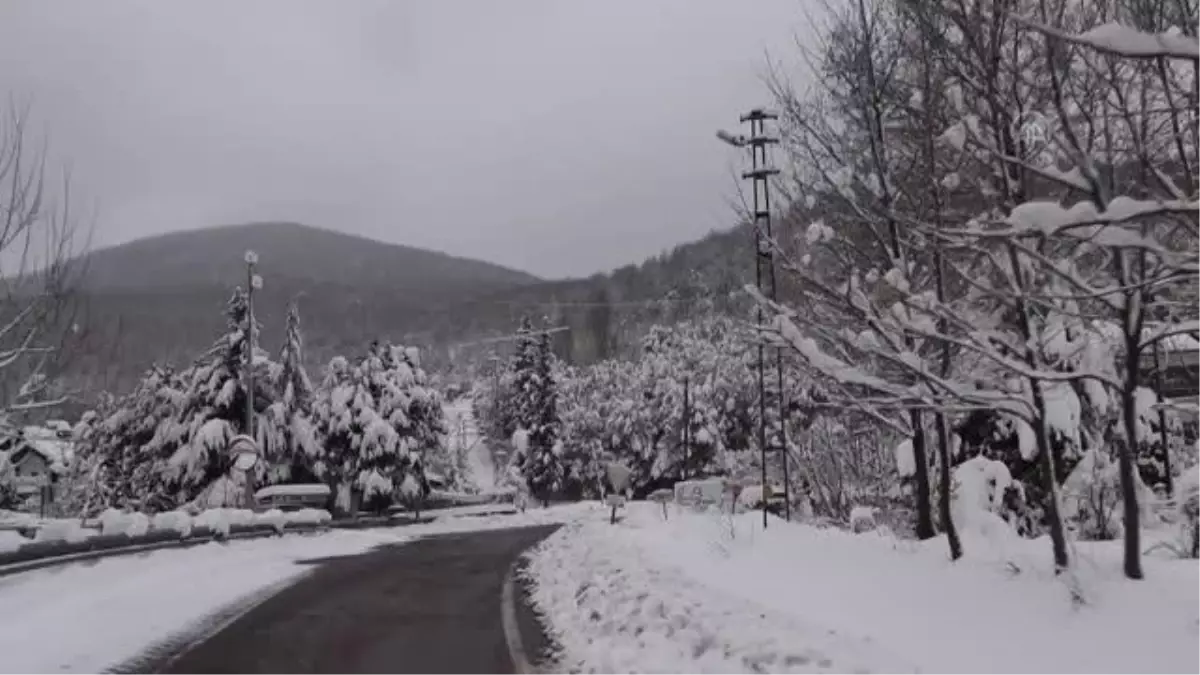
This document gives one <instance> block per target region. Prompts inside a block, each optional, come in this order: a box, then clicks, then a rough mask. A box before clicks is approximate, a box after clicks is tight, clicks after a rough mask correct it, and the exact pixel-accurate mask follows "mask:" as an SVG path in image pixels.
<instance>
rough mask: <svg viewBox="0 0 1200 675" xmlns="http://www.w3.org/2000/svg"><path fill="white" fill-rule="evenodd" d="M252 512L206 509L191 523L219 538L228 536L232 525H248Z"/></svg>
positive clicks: (247, 510) (252, 520)
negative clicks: (213, 533)
mask: <svg viewBox="0 0 1200 675" xmlns="http://www.w3.org/2000/svg"><path fill="white" fill-rule="evenodd" d="M254 519H255V515H254V512H253V511H251V510H249V509H224V508H217V509H207V510H205V511H204V512H203V513H201V514H200V515H198V516H196V518H195V520H193V521H192V525H193V526H194V527H206V528H208V529H209V530H212V531H213V532H215V533H217V534H220V535H221V536H228V535H229V530H230V528H231V527H233V526H234V525H250V524H251V523H253V522H254Z"/></svg>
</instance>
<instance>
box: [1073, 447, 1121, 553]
mask: <svg viewBox="0 0 1200 675" xmlns="http://www.w3.org/2000/svg"><path fill="white" fill-rule="evenodd" d="M1062 504H1063V521H1064V522H1065V523H1067V525H1068V526H1070V527H1072V528H1073V529H1074V530H1075V533H1076V536H1078V537H1079V538H1080V539H1084V540H1096V541H1108V540H1112V539H1117V538H1119V537H1120V536H1121V533H1122V532H1123V531H1124V528H1123V526H1122V522H1121V511H1120V506H1121V479H1120V475H1119V471H1118V467H1117V464H1116V462H1114V461H1113V460H1112V458H1110V457H1109V456H1108V453H1107V452H1103V451H1100V450H1096V449H1091V450H1088V451H1087V452H1085V453H1084V456H1083V459H1082V460H1081V461H1080V462H1079V464H1077V465H1076V466H1075V470H1074V471H1072V472H1071V474H1070V475H1069V476H1067V479H1066V481H1064V482H1063V486H1062Z"/></svg>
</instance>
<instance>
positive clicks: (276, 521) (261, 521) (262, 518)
mask: <svg viewBox="0 0 1200 675" xmlns="http://www.w3.org/2000/svg"><path fill="white" fill-rule="evenodd" d="M251 522H252V523H253V524H255V525H270V526H271V527H273V528H274V529H275V531H276V532H278V533H280V534H283V528H284V527H285V526H286V525H287V522H288V518H287V516H286V515H284V513H283V511H281V510H279V509H271V510H269V511H264V512H263V513H256V514H254V516H253V520H252V521H251Z"/></svg>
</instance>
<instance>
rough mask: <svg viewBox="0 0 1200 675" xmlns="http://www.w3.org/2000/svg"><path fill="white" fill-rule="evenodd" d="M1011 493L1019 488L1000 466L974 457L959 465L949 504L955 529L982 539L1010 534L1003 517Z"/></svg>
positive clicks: (999, 463) (1010, 529)
mask: <svg viewBox="0 0 1200 675" xmlns="http://www.w3.org/2000/svg"><path fill="white" fill-rule="evenodd" d="M1013 489H1017V490H1018V491H1019V489H1020V488H1019V484H1016V483H1014V482H1013V479H1012V475H1011V474H1009V472H1008V467H1007V466H1005V465H1004V463H1003V462H999V461H996V460H991V459H987V458H985V457H974V458H972V459H969V460H967V461H966V462H963V463H962V464H959V465H958V466H957V467H955V468H954V474H953V482H952V487H951V502H950V508H951V515H952V517H953V518H954V523H955V525H956V526H957V527H958V528H959V529H960V530H963V531H967V530H973V531H975V532H977V533H979V534H982V535H984V536H985V537H996V536H1007V535H1009V534H1011V533H1012V532H1013V529H1012V525H1011V524H1010V523H1009V522H1007V521H1006V520H1005V518H1004V514H1005V513H1006V503H1005V502H1006V499H1007V498H1008V495H1009V494H1010V491H1011V490H1013Z"/></svg>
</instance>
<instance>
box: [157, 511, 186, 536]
mask: <svg viewBox="0 0 1200 675" xmlns="http://www.w3.org/2000/svg"><path fill="white" fill-rule="evenodd" d="M150 529H152V530H154V531H158V532H161V531H174V532H178V533H179V536H181V537H187V536H188V535H190V534H191V533H192V517H191V515H189V514H188V513H187V512H186V511H163V512H162V513H156V514H154V518H152V519H151V521H150Z"/></svg>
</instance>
